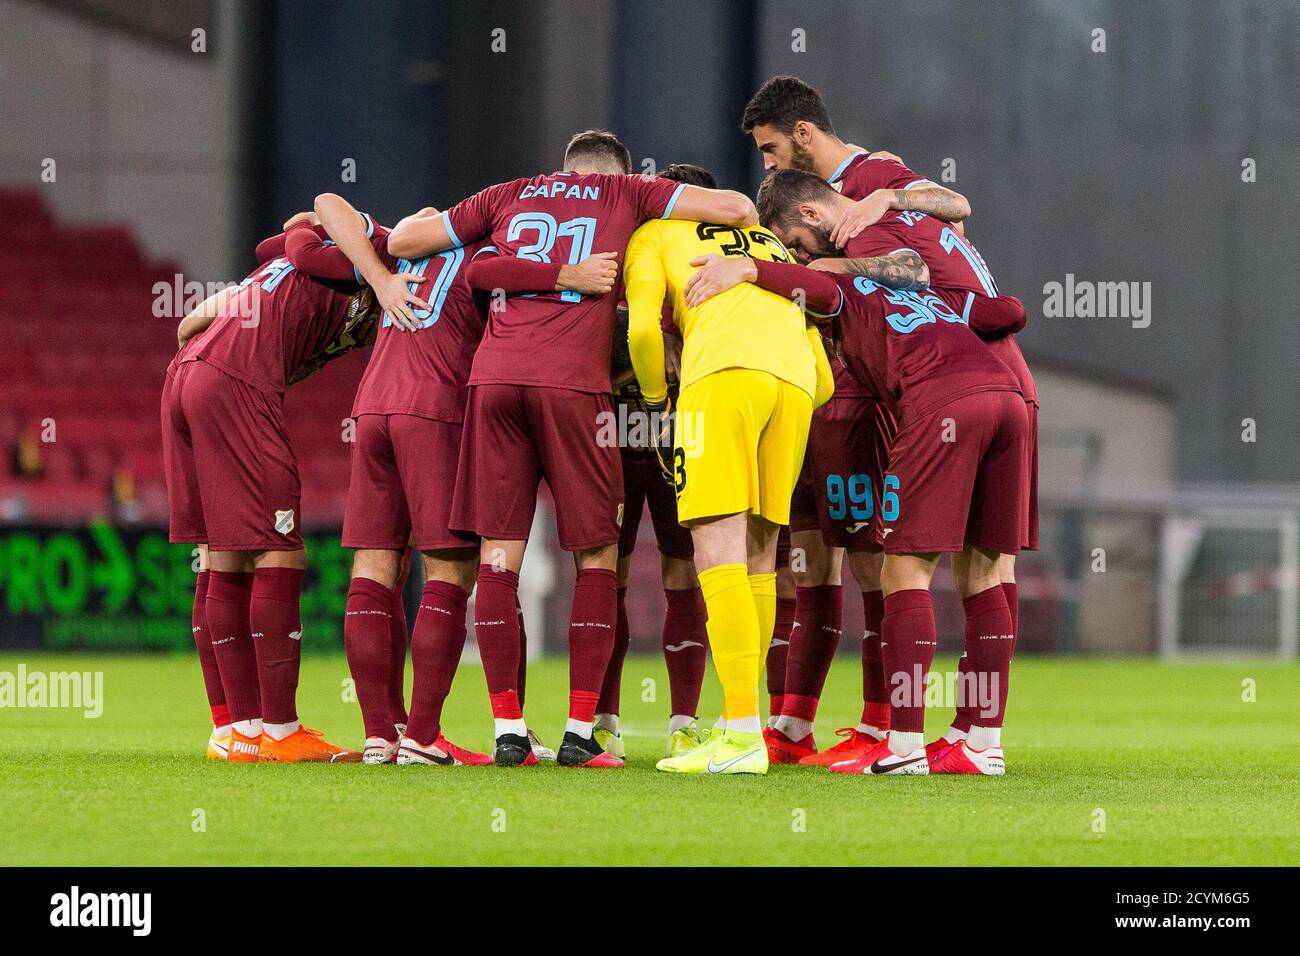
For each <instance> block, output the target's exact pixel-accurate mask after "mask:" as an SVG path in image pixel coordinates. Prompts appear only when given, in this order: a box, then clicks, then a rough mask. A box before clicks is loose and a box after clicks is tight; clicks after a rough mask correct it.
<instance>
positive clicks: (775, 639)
mask: <svg viewBox="0 0 1300 956" xmlns="http://www.w3.org/2000/svg"><path fill="white" fill-rule="evenodd" d="M794 619H795V601H794V599H793V598H781V597H779V598H777V599H776V624H775V625H774V626H773V627H772V643H771V645H770V646H769V647H768V649H767V696H768V698H769V704H768V709H769V710H770V712H771V714H772V716H773V717H779V716H781V707H782V706H783V705H784V703H785V672H786V668H787V667H788V661H789V659H790V641H791V640H792V639H793V638H792V633H791V632H792V631H793V630H794Z"/></svg>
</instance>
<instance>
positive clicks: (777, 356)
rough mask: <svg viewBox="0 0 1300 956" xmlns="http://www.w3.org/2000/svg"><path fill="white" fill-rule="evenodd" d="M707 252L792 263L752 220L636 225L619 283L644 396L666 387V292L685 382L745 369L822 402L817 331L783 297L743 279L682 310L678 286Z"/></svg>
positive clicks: (825, 389)
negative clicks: (663, 325)
mask: <svg viewBox="0 0 1300 956" xmlns="http://www.w3.org/2000/svg"><path fill="white" fill-rule="evenodd" d="M709 253H716V254H719V255H723V256H743V255H747V256H750V257H751V258H755V259H765V260H768V261H770V262H790V261H792V260H791V256H790V253H789V252H787V251H786V248H785V246H784V245H782V243H781V240H780V239H778V238H777V237H776V236H774V235H773V234H772V233H770V232H768V231H767V230H766V229H762V228H760V227H758V226H749V227H747V228H744V229H737V228H735V227H732V226H717V225H711V224H708V223H700V222H691V221H689V220H685V219H655V220H651V221H650V222H647V223H645V225H643V226H641V227H640V228H639V229H637V231H636V232H635V233H633V234H632V238H631V240H630V241H629V242H628V246H627V258H626V260H625V262H624V266H623V283H624V286H625V288H626V296H627V305H628V345H629V351H630V352H631V357H632V367H633V369H634V370H635V371H636V377H637V381H638V383H639V384H640V387H641V392H642V394H644V395H645V397H646V399H648V400H649V401H659V400H661V399H663V397H664V396H665V395H666V394H667V392H668V386H667V382H666V380H665V376H664V354H663V337H662V334H661V329H660V316H661V313H662V307H663V303H664V300H665V299H666V298H669V297H670V298H671V301H672V306H673V319H674V321H675V322H676V323H677V327H678V328H679V329H680V330H681V332H682V340H683V347H682V370H681V385H682V387H683V388H685V387H686V386H688V385H690V384H691V383H692V382H696V381H698V380H700V379H701V378H703V377H704V376H706V375H708V374H710V373H712V372H717V371H721V370H722V369H726V368H747V369H754V370H756V371H760V372H769V373H771V374H772V375H775V376H776V377H777V378H780V379H783V380H784V381H787V382H789V383H790V384H791V385H793V386H795V387H796V388H798V389H800V390H801V391H804V392H806V393H807V394H808V396H809V397H810V398H812V399H813V403H814V405H820V404H821V403H822V402H824V401H825V400H826V398H828V397H829V395H830V390H831V388H832V385H831V383H830V378H831V370H830V365H829V363H827V361H826V354H825V351H824V350H823V348H822V343H821V337H820V336H819V335H817V333H816V332H815V331H814V330H806V329H805V322H804V316H803V313H802V312H801V311H800V309H799V307H798V306H797V305H795V304H794V303H793V302H791V301H790V300H789V299H787V298H785V297H784V296H779V295H776V294H775V293H772V292H768V291H767V290H765V289H760V288H759V287H758V286H756V285H754V284H753V283H750V282H742V283H741V284H740V285H738V286H735V287H734V288H731V289H728V290H727V291H726V292H723V293H721V294H720V295H716V296H714V297H713V298H711V299H708V300H707V301H705V302H703V303H701V304H700V305H699V306H698V307H696V308H694V309H691V308H687V306H686V302H685V300H684V299H683V297H682V290H683V289H684V288H685V286H686V282H687V280H688V279H690V277H691V275H692V273H694V272H695V267H694V266H692V265H690V261H691V260H692V259H694V258H695V257H696V256H703V255H708V254H709ZM823 376H824V377H825V380H824V381H823V380H822V379H823Z"/></svg>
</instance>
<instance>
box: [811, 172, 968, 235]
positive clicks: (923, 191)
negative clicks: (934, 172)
mask: <svg viewBox="0 0 1300 956" xmlns="http://www.w3.org/2000/svg"><path fill="white" fill-rule="evenodd" d="M890 210H898V211H902V210H912V211H914V212H920V213H925V214H926V215H927V216H933V217H934V218H935V219H941V220H943V221H944V222H952V223H958V224H960V223H961V221H962V220H963V219H965V218H966V217H967V216H969V215H970V203H969V202H967V200H966V197H965V196H963V195H962V194H961V193H956V192H953V191H952V190H951V189H948V188H947V187H946V186H940V185H938V184H937V183H930V184H928V185H925V186H921V185H917V186H915V187H913V188H912V189H877V190H876V191H875V192H873V193H872V194H871V195H869V196H867V197H866V198H865V199H861V200H859V201H858V202H855V203H854V204H853V206H852V207H851V208H850V209H849V211H848V212H847V213H845V215H844V218H843V219H842V220H841V221H840V222H839V223H838V224H837V225H836V226H835V228H834V229H832V230H831V242H833V243H834V244H835V245H836V246H839V247H840V248H843V246H844V245H845V243H847V242H848V241H849V240H850V239H852V238H854V237H855V236H857V234H858V233H860V232H861V231H862V230H863V229H865V228H867V226H870V225H872V224H873V223H876V222H879V221H880V218H881V217H882V216H884V214H885V213H887V212H889V211H890Z"/></svg>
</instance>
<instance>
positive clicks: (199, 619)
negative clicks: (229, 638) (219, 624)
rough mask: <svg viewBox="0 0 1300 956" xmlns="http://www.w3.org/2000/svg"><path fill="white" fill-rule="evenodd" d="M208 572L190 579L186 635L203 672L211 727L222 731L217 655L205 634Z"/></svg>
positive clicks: (225, 716)
mask: <svg viewBox="0 0 1300 956" xmlns="http://www.w3.org/2000/svg"><path fill="white" fill-rule="evenodd" d="M207 603H208V572H207V571H200V572H199V573H198V575H197V577H195V579H194V606H193V608H191V610H190V631H191V632H192V633H193V634H194V648H195V650H197V651H198V652H199V668H200V669H201V670H202V671H203V689H204V690H205V691H207V693H208V709H209V710H210V711H212V726H214V727H224V726H226V724H228V723H230V711H229V710H227V709H226V694H225V691H223V690H222V689H221V671H220V670H219V669H218V668H217V655H216V654H214V653H213V652H212V632H211V631H209V630H208V609H207Z"/></svg>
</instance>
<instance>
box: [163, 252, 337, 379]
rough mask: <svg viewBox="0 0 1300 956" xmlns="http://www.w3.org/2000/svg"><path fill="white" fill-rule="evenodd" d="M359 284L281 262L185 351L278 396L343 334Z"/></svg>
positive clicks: (262, 272) (266, 267)
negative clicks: (315, 275) (327, 278)
mask: <svg viewBox="0 0 1300 956" xmlns="http://www.w3.org/2000/svg"><path fill="white" fill-rule="evenodd" d="M358 288H359V287H358V285H357V283H356V282H355V281H353V282H345V281H324V280H318V279H313V278H310V277H309V276H307V275H306V274H304V273H303V272H301V271H300V270H298V269H295V268H294V267H293V265H292V264H291V263H290V262H289V260H288V259H286V258H284V257H277V258H275V259H272V260H271V261H269V262H266V263H264V264H262V265H261V266H259V267H258V268H257V270H256V271H255V272H253V273H252V274H251V275H249V276H248V278H246V279H245V280H244V281H243V282H242V283H241V284H240V288H239V291H238V292H237V293H236V294H235V295H234V296H232V297H231V299H230V300H229V301H228V302H227V303H226V305H225V307H224V308H223V309H222V313H221V315H219V316H217V318H216V319H214V320H213V322H212V325H211V326H210V327H209V328H208V329H207V331H205V332H204V333H203V334H202V335H201V336H199V337H198V338H197V339H196V340H195V342H194V345H193V347H192V348H191V349H189V350H187V353H186V354H185V357H184V358H183V359H182V361H183V362H192V361H197V360H199V359H202V360H203V361H205V362H210V363H212V365H213V366H215V367H216V368H219V369H221V371H223V372H225V373H226V374H227V375H232V376H234V377H235V378H237V379H239V380H240V381H243V382H247V383H248V384H249V385H252V386H253V387H254V388H259V389H261V390H263V391H265V392H268V393H270V394H272V395H275V396H277V397H279V396H281V395H283V394H284V390H285V389H286V388H287V387H288V385H289V383H290V382H291V381H293V380H294V376H295V373H296V372H297V371H298V370H299V369H301V368H303V367H304V366H307V365H308V364H309V363H311V362H313V361H314V360H315V359H317V358H318V357H319V356H320V355H321V353H323V352H324V351H325V350H326V349H327V348H328V347H329V346H330V345H331V344H333V343H334V342H335V341H336V340H337V339H338V338H339V336H340V334H341V333H342V332H343V331H344V328H345V327H346V325H347V322H348V318H349V305H350V303H351V299H352V295H353V294H354V293H355V292H356V291H357V289H358Z"/></svg>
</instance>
